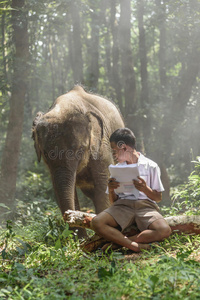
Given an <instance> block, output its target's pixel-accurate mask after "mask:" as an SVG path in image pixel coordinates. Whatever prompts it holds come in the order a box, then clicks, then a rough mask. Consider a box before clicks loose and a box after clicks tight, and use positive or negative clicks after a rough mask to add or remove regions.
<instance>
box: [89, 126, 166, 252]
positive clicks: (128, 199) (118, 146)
mask: <svg viewBox="0 0 200 300" xmlns="http://www.w3.org/2000/svg"><path fill="white" fill-rule="evenodd" d="M110 143H111V148H112V151H113V156H114V158H115V159H116V160H117V161H118V164H117V166H119V167H120V166H122V167H126V166H127V168H128V167H137V168H138V171H139V174H140V175H139V176H138V179H137V180H136V179H135V180H133V183H134V186H135V188H136V189H137V190H138V191H139V196H138V195H137V198H136V196H135V194H137V193H135V194H133V193H117V192H116V191H115V190H116V189H117V188H118V187H119V186H120V183H119V182H117V181H116V179H115V178H109V181H108V190H107V193H109V199H110V202H111V204H112V205H111V206H110V207H109V208H107V209H106V210H104V211H103V212H101V213H100V214H98V215H97V216H95V217H94V218H93V220H92V227H93V229H94V231H95V232H96V233H97V234H98V235H99V236H101V237H103V238H104V239H106V240H107V241H111V242H114V243H116V244H119V245H121V246H123V247H126V248H128V249H131V250H133V251H135V252H140V251H141V249H149V248H150V245H149V243H151V242H156V241H161V240H163V239H165V238H167V237H169V235H170V234H171V229H170V227H169V225H168V224H167V222H166V221H165V219H164V218H163V216H162V215H161V213H160V211H159V207H158V206H157V204H156V203H158V202H160V201H161V199H162V191H164V188H163V185H162V182H161V179H160V169H159V167H158V165H157V164H156V163H155V162H153V161H152V160H150V159H148V158H146V157H145V156H144V155H142V154H141V153H140V152H137V151H136V148H135V135H134V133H133V132H132V131H131V130H130V129H128V128H120V129H117V130H116V131H115V132H114V133H113V134H112V135H111V137H110ZM133 223H136V225H137V227H138V229H139V230H140V231H141V232H140V233H139V234H136V235H134V236H131V237H127V236H125V235H123V233H122V232H123V231H124V230H125V228H127V227H128V226H130V225H131V224H133Z"/></svg>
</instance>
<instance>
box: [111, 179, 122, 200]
mask: <svg viewBox="0 0 200 300" xmlns="http://www.w3.org/2000/svg"><path fill="white" fill-rule="evenodd" d="M119 186H120V184H119V182H118V181H116V179H115V178H109V180H108V191H109V200H110V203H111V204H113V203H114V202H115V201H116V200H117V199H118V195H117V194H116V193H115V191H114V190H115V189H117V188H118V187H119Z"/></svg>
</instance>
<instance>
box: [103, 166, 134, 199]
mask: <svg viewBox="0 0 200 300" xmlns="http://www.w3.org/2000/svg"><path fill="white" fill-rule="evenodd" d="M109 171H110V175H111V177H113V178H115V179H116V181H118V182H119V183H120V186H119V187H118V188H117V189H115V192H116V193H117V194H119V193H124V194H128V195H129V194H134V196H135V197H136V198H137V199H138V197H139V190H137V189H136V188H135V185H134V183H133V180H134V179H138V176H139V171H138V167H137V166H136V167H133V166H129V165H127V166H125V167H124V166H117V165H110V166H109Z"/></svg>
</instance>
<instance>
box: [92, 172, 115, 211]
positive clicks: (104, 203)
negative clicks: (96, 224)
mask: <svg viewBox="0 0 200 300" xmlns="http://www.w3.org/2000/svg"><path fill="white" fill-rule="evenodd" d="M93 180H94V198H93V199H92V200H93V203H94V206H95V211H96V213H97V214H98V213H100V212H102V211H103V210H104V209H106V208H108V207H109V206H110V205H111V204H110V201H109V197H108V194H106V189H107V182H108V172H107V169H106V168H101V169H100V168H95V169H94V170H93Z"/></svg>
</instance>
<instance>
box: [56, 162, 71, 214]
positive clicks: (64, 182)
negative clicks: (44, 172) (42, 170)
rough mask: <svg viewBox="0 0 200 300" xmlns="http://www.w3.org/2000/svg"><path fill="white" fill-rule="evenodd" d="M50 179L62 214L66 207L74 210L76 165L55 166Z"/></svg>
mask: <svg viewBox="0 0 200 300" xmlns="http://www.w3.org/2000/svg"><path fill="white" fill-rule="evenodd" d="M52 180H53V185H54V190H55V194H56V200H57V202H58V205H59V207H60V210H61V213H62V215H63V214H64V212H65V211H66V210H68V209H72V210H75V201H74V199H75V182H76V166H75V165H74V164H73V166H70V168H69V167H59V168H57V169H56V170H54V171H53V173H52Z"/></svg>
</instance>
